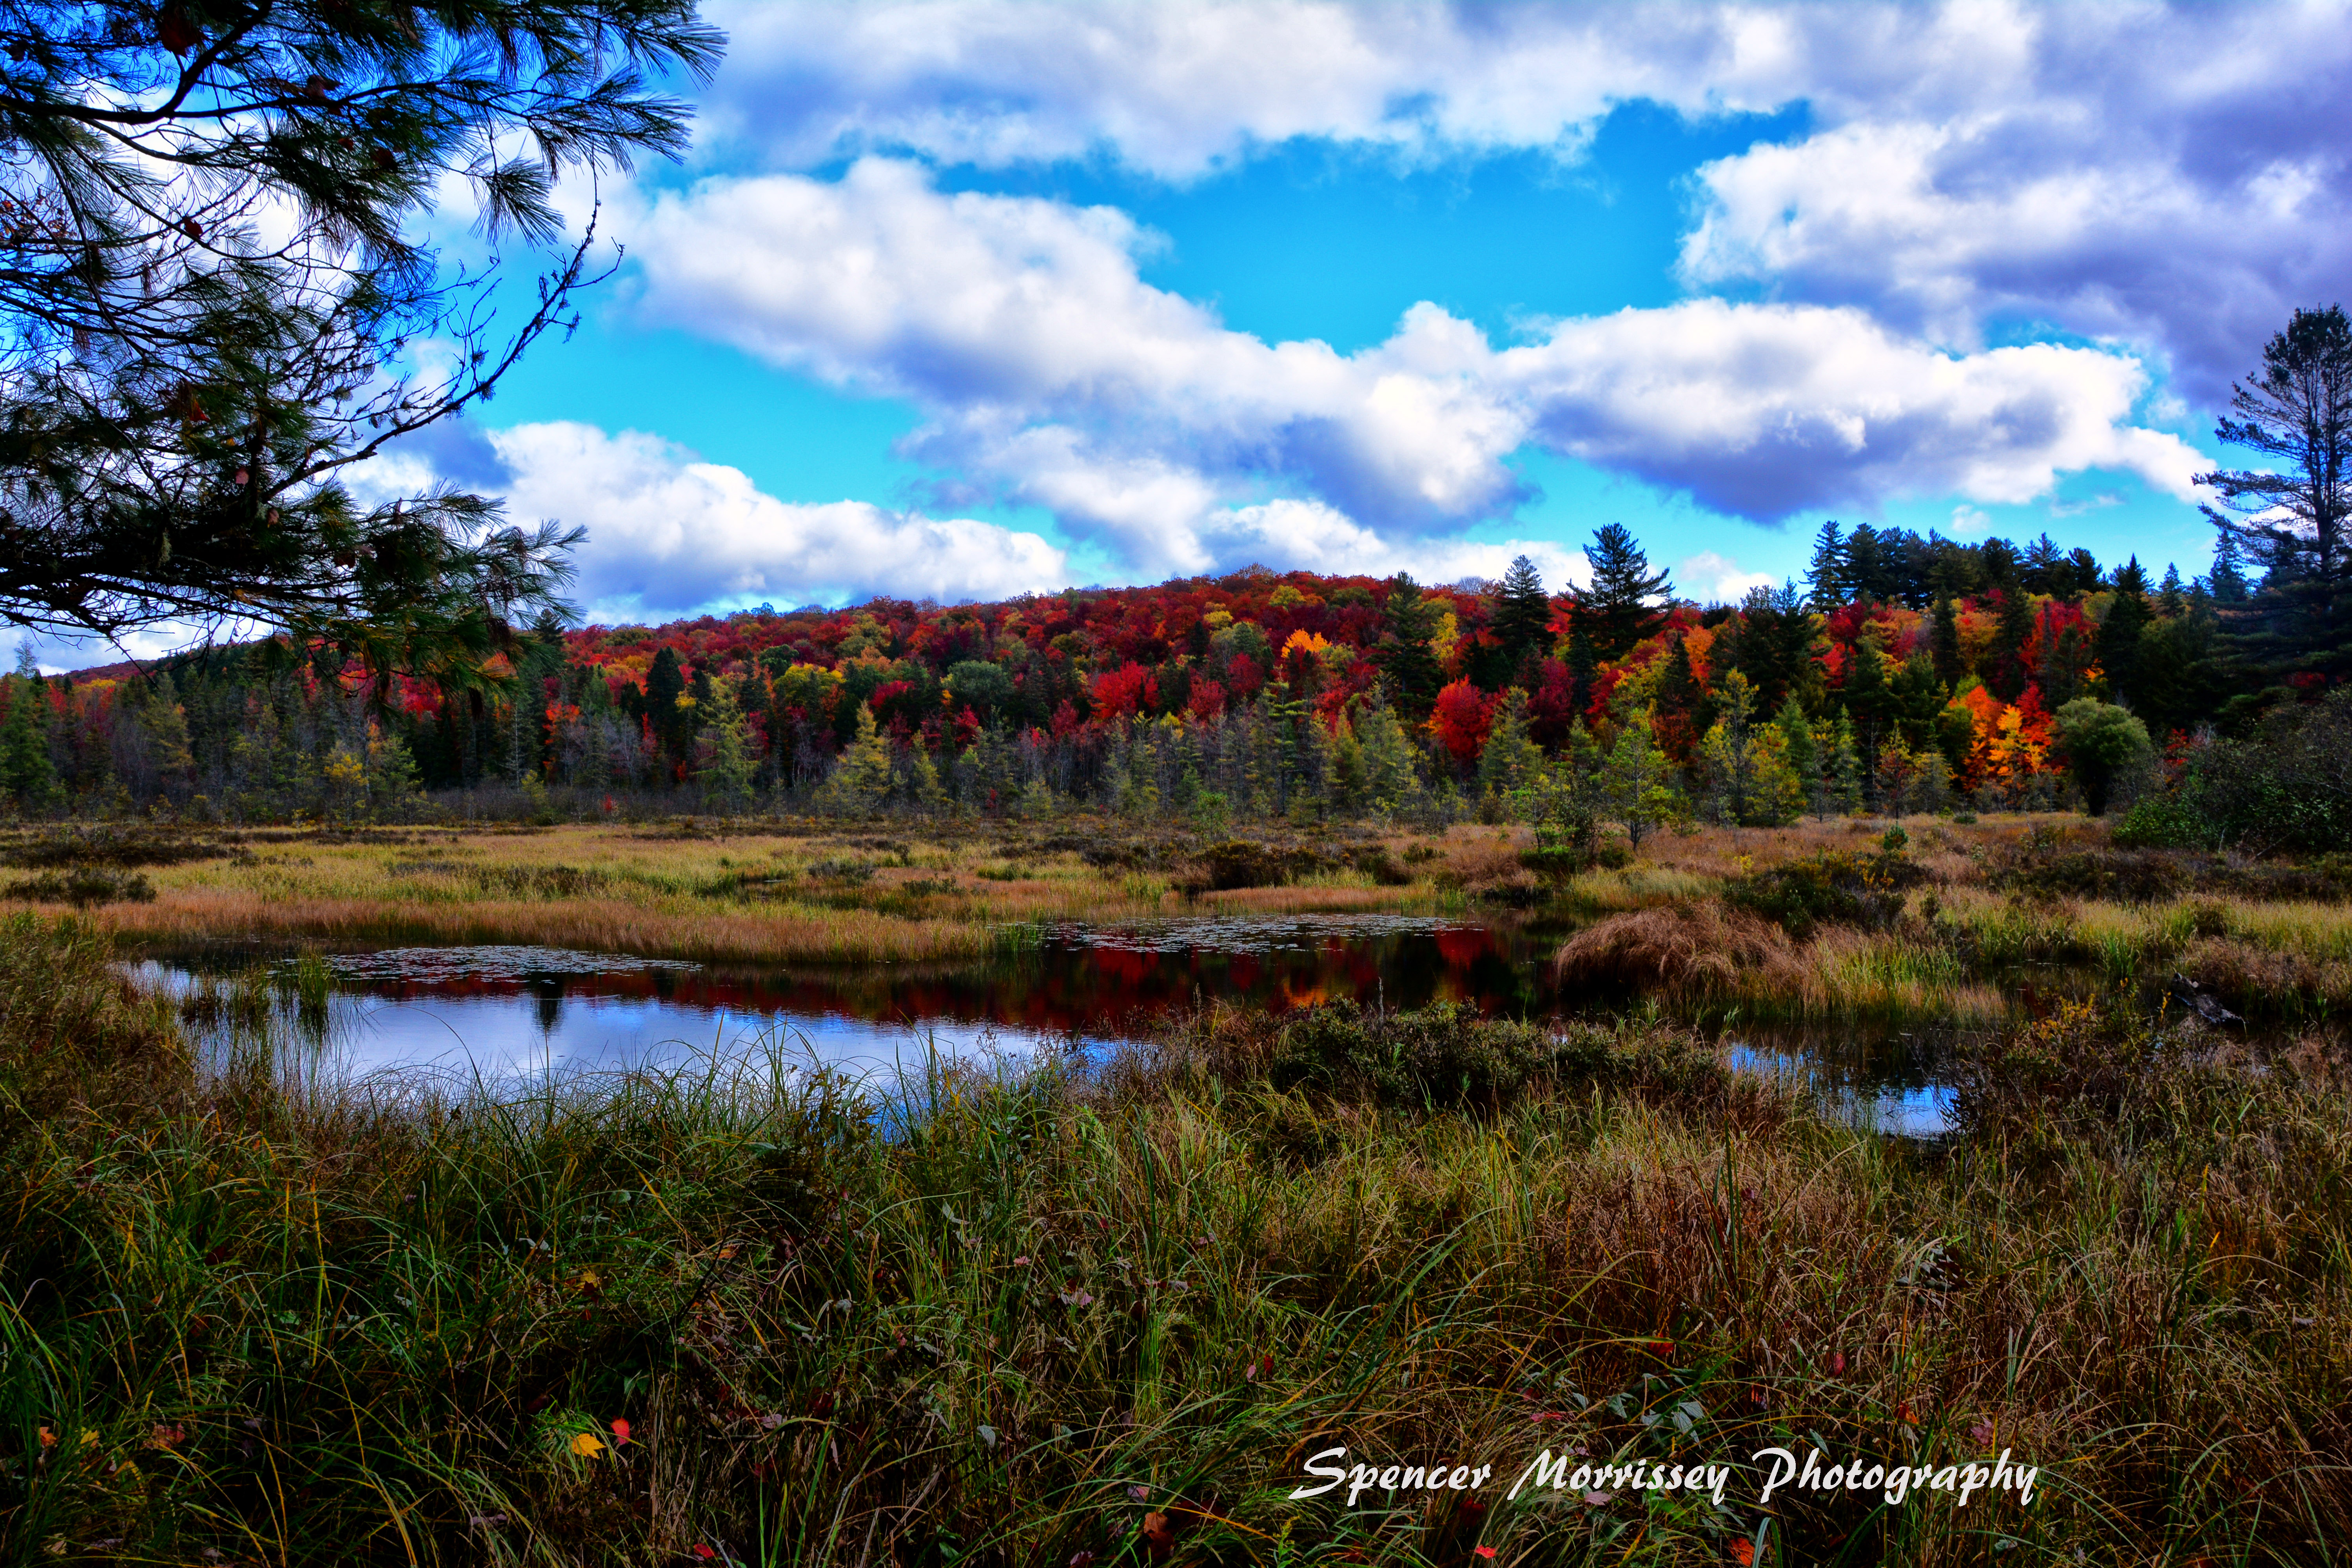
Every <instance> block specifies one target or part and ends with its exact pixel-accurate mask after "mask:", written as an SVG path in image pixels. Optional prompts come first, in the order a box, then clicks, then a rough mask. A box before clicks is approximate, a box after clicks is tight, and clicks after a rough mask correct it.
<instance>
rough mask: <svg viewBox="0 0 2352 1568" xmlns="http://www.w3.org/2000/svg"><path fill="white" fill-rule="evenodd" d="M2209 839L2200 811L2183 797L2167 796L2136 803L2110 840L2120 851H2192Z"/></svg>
mask: <svg viewBox="0 0 2352 1568" xmlns="http://www.w3.org/2000/svg"><path fill="white" fill-rule="evenodd" d="M2208 837H2210V835H2209V832H2208V830H2207V825H2206V822H2205V819H2204V817H2203V816H2201V815H2200V813H2199V812H2198V811H2197V809H2196V807H2195V806H2194V805H2190V803H2189V801H2188V800H2186V799H2184V798H2182V797H2181V796H2180V795H2174V794H2167V795H2146V796H2143V797H2142V798H2140V799H2138V800H2136V801H2134V802H2133V803H2132V807H2131V809H2130V810H2129V811H2126V812H2125V813H2124V814H2123V816H2121V817H2120V818H2119V819H2117V821H2116V826H2115V831H2114V832H2113V833H2111V834H2110V835H2108V839H2109V842H2111V843H2113V844H2114V845H2115V847H2116V848H2118V849H2189V848H2194V847H2199V846H2200V845H2202V844H2204V843H2205V842H2206V840H2207V839H2208Z"/></svg>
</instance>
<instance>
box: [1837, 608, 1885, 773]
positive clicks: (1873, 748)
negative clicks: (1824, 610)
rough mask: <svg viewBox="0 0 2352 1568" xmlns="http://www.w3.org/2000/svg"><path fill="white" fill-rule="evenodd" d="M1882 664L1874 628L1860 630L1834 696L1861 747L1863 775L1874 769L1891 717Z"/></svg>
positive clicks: (1880, 651)
mask: <svg viewBox="0 0 2352 1568" xmlns="http://www.w3.org/2000/svg"><path fill="white" fill-rule="evenodd" d="M1886 664H1887V659H1886V655H1885V652H1884V651H1883V650H1882V649H1881V647H1880V639H1879V634H1878V629H1877V627H1875V626H1866V627H1864V630H1863V634H1862V636H1861V637H1859V638H1857V639H1856V640H1855V642H1854V645H1853V658H1852V659H1851V660H1849V661H1848V663H1847V665H1846V671H1845V683H1844V685H1843V686H1842V687H1840V688H1839V691H1838V695H1839V697H1840V698H1841V699H1842V700H1843V701H1844V703H1845V710H1846V711H1847V712H1848V713H1849V714H1851V715H1853V728H1854V738H1855V740H1856V742H1858V743H1859V745H1860V748H1861V753H1860V754H1861V759H1862V768H1863V772H1864V774H1865V775H1867V774H1869V773H1873V772H1874V771H1875V770H1876V768H1877V766H1878V746H1879V742H1880V741H1881V740H1883V739H1884V738H1885V735H1886V733H1887V731H1888V730H1889V729H1890V727H1891V725H1890V721H1891V719H1892V717H1893V714H1894V706H1895V704H1894V696H1893V693H1892V692H1891V691H1890V690H1889V689H1888V683H1887V675H1886Z"/></svg>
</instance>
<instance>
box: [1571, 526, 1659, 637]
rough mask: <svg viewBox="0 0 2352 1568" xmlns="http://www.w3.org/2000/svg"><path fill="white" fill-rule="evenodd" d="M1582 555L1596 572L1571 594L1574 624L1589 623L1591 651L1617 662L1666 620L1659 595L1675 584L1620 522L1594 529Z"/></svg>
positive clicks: (1592, 572) (1587, 627) (1592, 571)
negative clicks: (1657, 569) (1656, 569)
mask: <svg viewBox="0 0 2352 1568" xmlns="http://www.w3.org/2000/svg"><path fill="white" fill-rule="evenodd" d="M1584 555H1585V560H1586V562H1587V563H1588V564H1589V565H1590V566H1591V574H1592V576H1591V582H1590V583H1589V584H1586V585H1585V586H1584V587H1581V588H1579V589H1577V590H1576V591H1575V592H1574V594H1573V595H1572V598H1573V601H1574V605H1575V613H1576V624H1577V625H1579V626H1583V627H1585V628H1586V635H1587V636H1588V637H1590V638H1591V644H1592V652H1593V656H1594V657H1595V658H1597V659H1598V660H1599V661H1600V662H1601V663H1602V664H1613V663H1615V662H1616V661H1617V660H1618V659H1621V658H1624V657H1625V656H1626V655H1627V654H1629V653H1631V652H1633V649H1634V648H1635V647H1639V646H1640V645H1641V643H1642V642H1643V639H1644V638H1646V637H1650V636H1652V635H1653V634H1654V633H1655V632H1656V631H1657V629H1658V627H1659V626H1662V625H1664V620H1665V616H1664V612H1663V611H1661V610H1660V609H1659V608H1658V607H1657V605H1656V601H1657V600H1659V599H1662V598H1668V597H1671V596H1672V595H1673V593H1674V584H1672V583H1670V582H1668V581H1667V578H1666V574H1665V573H1664V572H1652V571H1651V570H1650V558H1649V557H1648V556H1647V555H1646V554H1644V553H1643V551H1642V547H1641V546H1640V545H1638V544H1636V543H1635V542H1633V535H1632V534H1631V533H1629V532H1627V531H1625V529H1624V528H1623V527H1622V525H1621V524H1618V523H1614V522H1612V523H1609V524H1607V525H1605V526H1603V527H1602V528H1601V529H1600V530H1599V531H1597V532H1595V533H1594V534H1593V536H1592V543H1591V545H1590V546H1588V547H1587V548H1586V550H1585V552H1584Z"/></svg>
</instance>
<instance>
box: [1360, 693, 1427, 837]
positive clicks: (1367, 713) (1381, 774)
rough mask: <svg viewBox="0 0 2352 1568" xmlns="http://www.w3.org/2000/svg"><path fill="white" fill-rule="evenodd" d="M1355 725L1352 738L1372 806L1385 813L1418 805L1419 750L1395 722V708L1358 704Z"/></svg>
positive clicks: (1420, 798)
mask: <svg viewBox="0 0 2352 1568" xmlns="http://www.w3.org/2000/svg"><path fill="white" fill-rule="evenodd" d="M1355 725H1356V739H1357V740H1358V742H1360V743H1361V745H1362V747H1363V755H1364V787H1365V790H1366V791H1367V793H1368V794H1369V795H1370V798H1371V804H1372V809H1373V810H1374V811H1376V812H1379V813H1381V814H1382V815H1384V816H1385V815H1388V814H1390V813H1394V812H1401V811H1409V810H1412V809H1414V808H1416V807H1418V806H1419V805H1421V804H1422V802H1423V796H1424V790H1423V784H1422V780H1421V769H1420V765H1419V753H1418V752H1416V751H1415V750H1414V747H1413V744H1412V738H1411V737H1410V736H1408V735H1407V734H1406V733H1405V731H1404V726H1403V725H1402V724H1401V723H1399V722H1398V721H1397V716H1396V710H1394V709H1392V708H1391V707H1389V705H1388V704H1387V703H1385V702H1379V701H1374V702H1369V703H1362V704H1360V705H1359V706H1358V707H1357V709H1356V717H1355Z"/></svg>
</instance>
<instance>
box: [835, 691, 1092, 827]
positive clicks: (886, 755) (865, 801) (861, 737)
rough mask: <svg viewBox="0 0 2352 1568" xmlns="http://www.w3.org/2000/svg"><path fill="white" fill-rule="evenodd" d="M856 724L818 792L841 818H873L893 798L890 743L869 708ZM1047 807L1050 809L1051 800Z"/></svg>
mask: <svg viewBox="0 0 2352 1568" xmlns="http://www.w3.org/2000/svg"><path fill="white" fill-rule="evenodd" d="M1040 787H1043V786H1042V781H1041V784H1040ZM889 797H890V742H889V741H888V739H887V738H886V737H885V736H884V735H882V734H881V733H880V732H879V731H877V729H876V728H875V725H874V710H873V709H872V708H871V707H870V706H868V705H867V704H866V703H863V702H861V703H859V704H858V705H857V714H856V730H855V731H854V732H853V733H852V735H851V737H850V742H849V744H848V745H847V746H846V747H845V748H844V749H843V751H842V753H841V755H840V757H839V758H838V759H837V760H836V761H835V763H834V764H833V773H832V775H831V776H830V777H828V778H827V779H826V780H825V781H824V787H823V788H822V789H820V790H818V791H817V805H818V806H819V807H820V808H821V809H823V810H825V811H828V812H831V813H833V814H835V815H836V816H870V815H872V814H873V813H875V812H877V811H880V810H881V809H882V806H883V803H884V802H886V801H887V800H888V799H889ZM1045 805H1046V806H1047V808H1048V809H1050V807H1051V805H1052V801H1051V797H1050V796H1048V797H1047V798H1046V801H1045Z"/></svg>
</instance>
